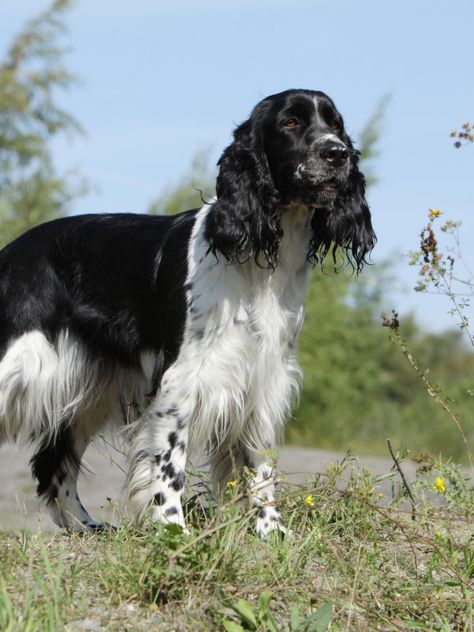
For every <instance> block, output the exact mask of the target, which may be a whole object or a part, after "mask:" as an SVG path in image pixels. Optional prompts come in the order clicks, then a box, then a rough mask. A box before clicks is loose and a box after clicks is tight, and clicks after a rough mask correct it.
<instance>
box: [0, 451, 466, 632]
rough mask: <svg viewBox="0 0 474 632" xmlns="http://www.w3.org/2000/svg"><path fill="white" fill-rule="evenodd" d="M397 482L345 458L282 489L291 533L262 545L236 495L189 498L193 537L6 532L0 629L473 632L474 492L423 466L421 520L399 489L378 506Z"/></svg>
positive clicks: (148, 528) (441, 470)
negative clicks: (441, 484)
mask: <svg viewBox="0 0 474 632" xmlns="http://www.w3.org/2000/svg"><path fill="white" fill-rule="evenodd" d="M402 466H403V464H402ZM437 477H443V479H444V480H445V483H446V493H444V494H441V495H440V494H436V492H435V491H433V483H434V481H435V480H437ZM397 479H398V474H397V473H394V472H393V471H391V472H388V473H385V474H380V475H379V476H377V477H375V476H372V475H371V474H370V473H369V472H368V471H366V470H361V469H360V468H359V467H358V465H357V462H356V461H355V460H354V459H353V458H351V457H350V456H347V457H346V458H345V459H343V460H342V461H341V462H339V463H335V464H333V465H332V466H330V468H328V470H327V472H325V473H321V474H320V475H318V476H317V477H316V478H315V479H314V480H312V481H308V482H307V483H305V484H300V485H285V484H283V485H282V486H281V488H280V489H281V491H280V492H279V494H278V495H277V498H276V502H277V504H278V507H279V509H280V511H281V513H282V515H283V517H284V520H285V522H286V524H287V525H288V527H289V528H290V529H291V530H292V532H293V535H290V536H289V537H287V538H285V539H281V538H280V537H276V538H269V540H268V541H266V542H262V541H260V540H258V539H257V538H256V537H255V535H254V533H253V531H252V524H253V520H254V518H255V508H251V509H249V510H248V511H246V510H245V509H244V508H243V506H242V502H241V501H242V495H240V494H238V495H235V496H232V497H231V498H230V499H229V500H227V501H226V502H225V503H224V504H223V505H220V506H219V507H218V508H217V509H216V508H215V507H214V505H213V503H212V501H211V502H210V504H209V506H208V507H207V509H206V510H204V509H203V507H202V505H200V504H199V503H197V504H194V505H193V507H192V509H191V510H190V511H189V512H188V515H187V518H186V519H187V523H188V524H189V525H191V533H190V535H186V534H185V533H183V532H182V530H181V529H180V528H179V527H177V528H176V527H175V528H173V527H169V528H165V527H158V532H157V525H156V524H147V523H146V522H145V523H144V524H143V525H142V527H141V528H130V527H121V528H119V529H117V530H116V531H112V530H111V531H110V532H107V533H104V534H102V535H101V536H97V535H91V536H80V535H76V536H75V535H63V534H60V533H56V534H41V533H35V534H26V533H23V534H17V535H14V534H10V535H9V534H5V533H3V534H1V535H0V628H1V629H2V630H6V631H8V632H14V631H15V630H30V631H32V632H33V631H35V632H36V631H38V632H39V631H41V632H42V631H43V630H48V631H49V630H51V632H53V631H55V630H59V629H63V628H65V629H68V630H69V629H71V630H75V629H99V628H101V629H102V628H103V629H107V630H138V631H140V630H150V629H152V630H155V629H156V630H182V631H183V632H186V631H188V630H189V631H191V630H192V631H193V632H194V631H196V630H197V631H199V630H203V631H204V630H228V631H230V632H242V630H258V631H262V632H264V631H267V632H327V631H329V630H351V631H354V632H367V631H371V630H382V629H383V630H385V629H387V630H392V629H394V630H406V629H416V630H454V629H455V630H463V631H466V632H467V631H468V630H470V629H471V628H470V627H469V623H468V622H469V621H472V616H473V614H474V612H473V609H472V578H473V574H474V555H473V547H472V524H473V519H474V494H473V489H472V487H470V486H468V485H466V482H465V472H463V471H462V470H460V469H459V468H456V467H455V466H453V465H452V464H451V463H447V462H445V461H442V460H439V459H437V460H433V461H431V462H425V463H423V464H421V467H420V468H419V472H418V474H417V480H416V481H415V482H414V483H413V484H412V487H413V493H414V496H415V503H416V515H415V518H416V519H415V520H414V521H413V520H412V519H411V515H410V514H409V513H408V512H406V511H405V510H404V509H403V507H404V506H403V504H402V503H403V502H404V499H403V494H402V493H398V492H397V490H395V492H396V493H395V498H396V500H391V501H389V502H388V504H387V499H386V498H385V499H384V500H383V501H382V502H383V503H385V504H381V503H380V494H379V490H380V486H381V485H384V487H383V489H386V484H387V480H388V481H392V482H393V484H394V485H395V486H397V485H398V484H397V483H396V481H397ZM242 483H244V481H242ZM241 488H242V490H245V484H243V485H242V486H241ZM450 489H452V493H451V492H450V491H449V490H450ZM402 491H403V489H402ZM450 494H451V495H450ZM308 496H311V497H312V498H313V499H314V506H313V505H308V503H307V502H306V501H305V499H307V498H308ZM434 499H435V500H436V502H433V501H434ZM204 500H205V501H206V505H207V503H208V502H209V500H210V499H209V498H207V497H206V498H205V499H204ZM249 504H250V503H249Z"/></svg>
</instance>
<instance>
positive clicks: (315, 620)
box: [304, 601, 334, 632]
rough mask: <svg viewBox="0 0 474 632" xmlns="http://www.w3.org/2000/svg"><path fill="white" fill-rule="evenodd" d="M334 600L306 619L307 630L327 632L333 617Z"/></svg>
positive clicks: (307, 631)
mask: <svg viewBox="0 0 474 632" xmlns="http://www.w3.org/2000/svg"><path fill="white" fill-rule="evenodd" d="M333 605H334V602H332V601H327V602H326V603H324V604H323V605H322V606H321V607H320V608H318V609H317V610H316V611H315V612H313V614H311V615H310V616H309V617H308V618H307V619H306V620H305V621H304V625H306V632H326V630H327V629H328V627H329V624H330V623H331V619H332V608H333Z"/></svg>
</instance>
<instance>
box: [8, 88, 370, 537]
mask: <svg viewBox="0 0 474 632" xmlns="http://www.w3.org/2000/svg"><path fill="white" fill-rule="evenodd" d="M218 165H219V174H218V177H217V189H216V190H217V195H216V198H215V199H213V200H212V201H211V202H209V203H208V204H205V205H204V206H203V207H202V208H200V209H195V210H191V211H187V212H184V213H181V214H179V215H176V216H172V217H171V216H155V217H154V216H150V215H136V214H108V215H82V216H76V217H67V218H64V219H59V220H55V221H52V222H48V223H46V224H43V225H41V226H38V227H36V228H33V229H32V230H30V231H28V232H27V233H26V234H24V235H23V236H21V237H19V238H18V239H16V240H15V241H14V242H12V243H11V244H10V245H8V246H7V247H6V248H5V249H4V250H3V251H2V252H1V253H0V301H1V307H0V344H1V361H0V442H1V441H2V440H6V439H10V440H13V441H16V442H18V443H29V444H32V445H33V446H34V456H33V457H32V459H31V465H32V471H33V475H34V476H35V477H36V479H37V481H38V488H37V491H38V494H39V496H40V497H41V498H42V499H43V500H44V502H45V504H46V506H47V508H48V510H49V512H50V514H51V516H52V519H53V520H54V522H55V523H56V524H57V525H60V526H61V527H65V528H67V529H70V530H81V531H90V530H95V529H97V528H99V527H100V526H101V525H99V524H98V523H97V522H95V521H94V520H92V518H91V517H90V516H89V514H88V513H87V511H86V510H85V508H84V506H83V505H82V504H81V502H80V500H79V497H78V494H77V489H76V481H77V476H78V471H79V467H80V462H81V457H82V455H83V453H84V450H85V449H86V447H87V445H88V443H89V442H90V440H91V439H92V438H93V437H94V435H96V434H97V433H98V432H100V431H102V430H103V429H104V427H105V425H106V424H108V423H109V422H111V421H113V422H115V423H116V424H117V425H118V426H122V427H123V426H124V425H127V427H128V428H129V432H128V433H126V434H127V436H128V441H129V445H130V450H129V471H128V477H127V483H126V493H127V498H128V505H129V509H130V511H131V513H132V515H133V516H134V517H135V518H137V519H140V518H141V517H142V516H144V515H145V514H148V515H149V516H150V517H151V519H152V520H156V521H158V522H161V523H169V522H172V523H177V524H178V525H181V526H183V528H184V527H185V522H184V516H183V509H182V505H181V499H182V495H183V488H184V484H185V468H186V463H187V459H188V456H189V455H191V454H203V453H205V454H206V455H207V459H208V461H209V463H210V467H211V474H212V476H213V479H214V482H215V483H216V486H217V488H220V489H221V490H222V489H223V488H224V486H225V485H226V482H227V481H229V478H230V477H233V476H234V473H235V469H236V468H239V467H241V466H243V465H246V466H247V467H248V468H249V470H250V471H251V472H252V473H253V474H252V476H253V479H252V480H251V481H250V482H249V494H250V497H251V499H252V502H253V503H254V505H256V506H259V507H260V510H259V511H258V517H257V524H256V531H257V533H258V535H259V536H260V537H266V536H267V535H268V534H269V533H270V531H272V530H274V529H280V530H282V531H284V527H283V526H282V524H281V519H280V516H279V513H278V511H277V509H276V508H275V506H274V496H273V494H274V490H273V466H272V464H271V457H270V456H269V453H270V451H271V450H272V449H273V448H274V447H275V443H276V439H277V437H278V436H279V434H280V433H281V431H282V429H283V426H284V422H285V418H286V417H287V416H288V414H289V412H290V406H291V402H292V399H293V397H294V396H295V395H296V394H297V391H298V384H299V378H300V370H299V368H298V364H297V360H296V341H297V338H298V334H299V332H300V329H301V326H302V324H303V318H304V303H305V295H306V290H307V286H308V277H309V273H310V270H311V268H312V266H313V265H314V263H315V262H316V261H319V262H321V261H322V260H323V259H324V257H325V256H326V255H328V253H332V256H334V253H335V252H336V250H337V249H341V251H342V253H344V254H345V255H346V256H347V257H348V258H349V259H350V260H351V261H352V263H353V266H354V267H355V268H356V269H357V270H360V269H361V267H362V265H363V263H364V262H365V259H366V256H367V254H368V253H369V252H370V250H371V249H372V248H373V246H374V243H375V235H374V232H373V229H372V225H371V218H370V212H369V209H368V206H367V203H366V201H365V199H364V176H363V175H362V173H361V172H360V171H359V169H358V152H357V151H356V150H354V148H353V145H352V143H351V140H350V138H349V136H348V135H347V133H346V132H345V130H344V124H343V120H342V118H341V115H340V114H339V112H338V111H337V109H336V107H335V106H334V104H333V102H332V101H331V99H330V98H329V97H327V96H326V95H325V94H323V93H322V92H314V91H311V90H288V91H286V92H282V93H280V94H275V95H272V96H270V97H268V98H266V99H264V100H263V101H261V102H260V103H258V105H257V106H256V107H255V108H254V110H253V111H252V113H251V115H250V117H249V119H248V120H247V121H245V122H244V123H242V124H241V125H239V126H238V127H237V129H236V130H235V132H234V141H233V142H232V143H231V144H230V145H229V147H227V149H225V151H224V153H223V154H222V156H221V158H220V160H219V163H218Z"/></svg>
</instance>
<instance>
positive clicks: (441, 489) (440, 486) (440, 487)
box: [433, 476, 446, 494]
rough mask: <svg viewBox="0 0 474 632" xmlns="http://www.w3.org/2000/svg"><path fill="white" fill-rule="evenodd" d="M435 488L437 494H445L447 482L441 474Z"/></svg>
mask: <svg viewBox="0 0 474 632" xmlns="http://www.w3.org/2000/svg"><path fill="white" fill-rule="evenodd" d="M433 489H434V490H435V492H436V493H437V494H444V492H445V491H446V483H445V482H444V481H443V479H442V478H441V476H438V477H437V479H436V480H435V483H434V485H433Z"/></svg>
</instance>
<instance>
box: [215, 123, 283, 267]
mask: <svg viewBox="0 0 474 632" xmlns="http://www.w3.org/2000/svg"><path fill="white" fill-rule="evenodd" d="M258 118H259V117H258V116H257V115H256V114H255V113H254V114H253V115H252V116H251V117H250V119H249V120H247V121H245V122H244V123H242V124H241V125H240V126H239V127H238V128H237V129H236V130H235V132H234V142H233V143H232V144H231V145H229V147H227V149H225V150H224V152H223V154H222V156H221V158H220V160H219V162H218V165H219V167H220V169H219V175H218V177H217V185H216V190H217V200H216V202H215V203H214V204H213V206H212V209H211V211H210V213H209V215H208V218H207V226H206V238H207V240H208V242H209V244H210V247H209V250H210V252H212V253H213V254H214V255H215V256H217V251H219V252H221V253H222V254H223V255H224V257H225V258H226V259H227V260H228V261H232V262H241V261H243V260H245V259H248V258H249V257H253V258H254V259H255V261H256V263H257V264H259V265H260V264H261V257H260V255H263V257H264V258H265V259H266V261H267V263H268V265H269V266H270V267H272V268H274V267H275V266H276V264H277V255H278V246H279V243H280V240H281V237H282V229H281V226H280V195H279V193H278V191H277V190H276V189H275V186H274V184H273V180H272V177H271V174H270V169H269V166H268V162H267V157H266V155H265V152H264V149H263V141H262V136H261V132H260V129H259V128H260V125H259V121H258Z"/></svg>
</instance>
